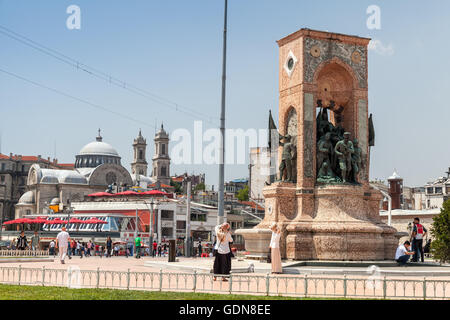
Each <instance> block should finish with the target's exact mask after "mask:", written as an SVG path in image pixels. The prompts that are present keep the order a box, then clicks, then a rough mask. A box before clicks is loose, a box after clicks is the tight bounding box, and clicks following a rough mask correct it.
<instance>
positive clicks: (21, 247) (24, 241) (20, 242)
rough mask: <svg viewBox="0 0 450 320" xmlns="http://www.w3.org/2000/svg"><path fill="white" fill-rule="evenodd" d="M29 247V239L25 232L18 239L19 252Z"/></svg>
mask: <svg viewBox="0 0 450 320" xmlns="http://www.w3.org/2000/svg"><path fill="white" fill-rule="evenodd" d="M27 247H28V241H27V237H26V236H25V232H24V231H22V232H20V235H19V237H18V238H17V250H25V249H26V248H27Z"/></svg>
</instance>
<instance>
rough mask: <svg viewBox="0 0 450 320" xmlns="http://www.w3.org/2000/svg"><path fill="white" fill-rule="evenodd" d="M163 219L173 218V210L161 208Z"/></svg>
mask: <svg viewBox="0 0 450 320" xmlns="http://www.w3.org/2000/svg"><path fill="white" fill-rule="evenodd" d="M161 220H173V211H172V210H161Z"/></svg>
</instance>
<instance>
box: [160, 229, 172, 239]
mask: <svg viewBox="0 0 450 320" xmlns="http://www.w3.org/2000/svg"><path fill="white" fill-rule="evenodd" d="M161 233H162V236H163V237H172V235H173V231H172V228H165V227H163V228H161Z"/></svg>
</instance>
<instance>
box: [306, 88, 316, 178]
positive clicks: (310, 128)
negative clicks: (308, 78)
mask: <svg viewBox="0 0 450 320" xmlns="http://www.w3.org/2000/svg"><path fill="white" fill-rule="evenodd" d="M304 117H305V118H304V122H303V126H304V127H303V132H304V133H303V134H304V135H305V138H304V154H303V166H304V167H303V170H304V171H303V172H304V176H305V177H307V178H312V177H314V174H313V164H314V159H313V150H314V96H313V94H312V93H305V103H304Z"/></svg>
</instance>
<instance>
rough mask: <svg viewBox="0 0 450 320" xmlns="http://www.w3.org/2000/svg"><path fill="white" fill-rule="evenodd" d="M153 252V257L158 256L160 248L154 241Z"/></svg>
mask: <svg viewBox="0 0 450 320" xmlns="http://www.w3.org/2000/svg"><path fill="white" fill-rule="evenodd" d="M152 247H153V250H152V256H156V250H157V248H158V244H157V243H156V241H153V245H152Z"/></svg>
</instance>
